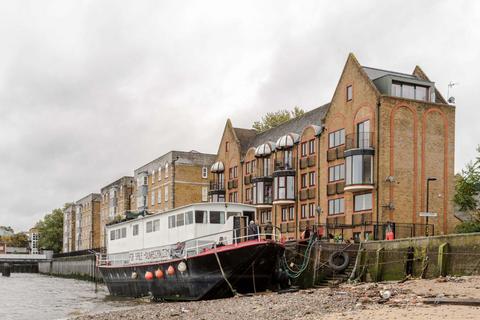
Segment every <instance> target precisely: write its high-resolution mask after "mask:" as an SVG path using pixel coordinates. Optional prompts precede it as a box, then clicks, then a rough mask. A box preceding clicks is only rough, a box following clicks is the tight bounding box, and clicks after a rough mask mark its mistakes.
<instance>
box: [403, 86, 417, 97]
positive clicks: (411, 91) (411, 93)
mask: <svg viewBox="0 0 480 320" xmlns="http://www.w3.org/2000/svg"><path fill="white" fill-rule="evenodd" d="M402 97H404V98H408V99H415V87H414V86H412V85H408V84H402Z"/></svg>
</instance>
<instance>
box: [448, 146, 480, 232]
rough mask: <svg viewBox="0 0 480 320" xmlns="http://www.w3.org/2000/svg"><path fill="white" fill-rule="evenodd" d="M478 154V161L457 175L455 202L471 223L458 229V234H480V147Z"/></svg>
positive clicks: (463, 224)
mask: <svg viewBox="0 0 480 320" xmlns="http://www.w3.org/2000/svg"><path fill="white" fill-rule="evenodd" d="M477 152H478V153H479V155H478V156H477V157H476V159H475V160H474V161H473V162H470V163H469V164H467V166H466V167H465V169H463V170H462V172H461V174H459V175H457V182H456V184H455V196H454V198H453V200H454V202H455V204H456V205H457V207H458V209H459V210H461V211H463V212H466V213H468V214H469V215H470V221H465V222H462V223H461V224H459V225H458V226H457V227H456V231H457V232H458V233H468V232H480V210H479V207H480V203H479V199H480V146H479V147H478V148H477Z"/></svg>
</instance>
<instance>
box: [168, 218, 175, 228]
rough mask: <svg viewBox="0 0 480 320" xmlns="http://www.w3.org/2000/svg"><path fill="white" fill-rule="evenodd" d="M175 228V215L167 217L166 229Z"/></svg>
mask: <svg viewBox="0 0 480 320" xmlns="http://www.w3.org/2000/svg"><path fill="white" fill-rule="evenodd" d="M172 228H175V216H170V217H168V229H172Z"/></svg>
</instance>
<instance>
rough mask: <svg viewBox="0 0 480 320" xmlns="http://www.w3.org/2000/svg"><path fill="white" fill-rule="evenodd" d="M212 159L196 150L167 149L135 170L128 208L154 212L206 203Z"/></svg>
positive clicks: (211, 156)
mask: <svg viewBox="0 0 480 320" xmlns="http://www.w3.org/2000/svg"><path fill="white" fill-rule="evenodd" d="M215 158H216V155H214V154H206V153H200V152H197V151H190V152H184V151H170V152H168V153H166V154H165V155H163V156H161V157H159V158H157V159H155V160H153V161H151V162H149V163H147V164H146V165H144V166H142V167H140V168H138V169H136V170H135V172H134V173H135V175H134V179H135V185H134V192H133V196H132V198H131V201H132V203H131V206H132V208H135V210H136V211H146V212H148V213H157V212H163V211H166V210H170V209H173V208H177V207H180V206H184V205H187V204H191V203H197V202H207V201H208V188H209V180H210V170H209V168H210V167H211V165H212V164H213V162H214V161H215Z"/></svg>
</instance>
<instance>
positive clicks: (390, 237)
mask: <svg viewBox="0 0 480 320" xmlns="http://www.w3.org/2000/svg"><path fill="white" fill-rule="evenodd" d="M385 239H386V240H394V239H395V235H394V234H393V231H388V232H387V234H386V236H385Z"/></svg>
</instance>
